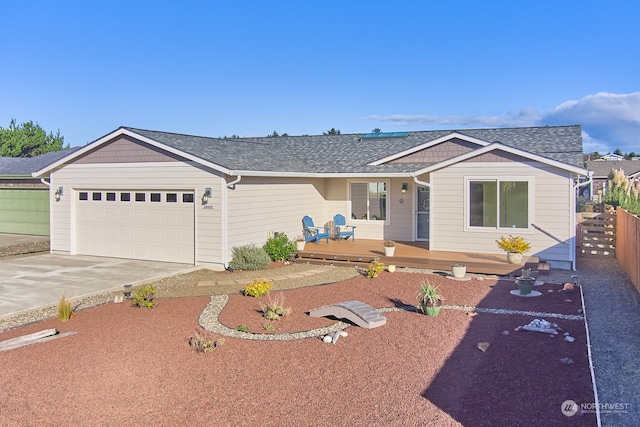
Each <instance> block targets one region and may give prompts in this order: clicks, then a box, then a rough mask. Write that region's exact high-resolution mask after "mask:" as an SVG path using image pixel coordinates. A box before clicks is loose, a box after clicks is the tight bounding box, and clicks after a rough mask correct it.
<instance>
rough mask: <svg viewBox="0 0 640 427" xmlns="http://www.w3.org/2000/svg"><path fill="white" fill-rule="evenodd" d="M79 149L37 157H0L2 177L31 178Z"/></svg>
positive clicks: (52, 152)
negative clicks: (33, 174) (36, 172)
mask: <svg viewBox="0 0 640 427" xmlns="http://www.w3.org/2000/svg"><path fill="white" fill-rule="evenodd" d="M79 148H80V147H73V148H67V149H64V150H59V151H51V152H49V153H45V154H41V155H39V156H36V157H0V176H1V175H25V176H31V174H32V173H33V172H35V171H38V170H40V169H43V168H46V167H47V166H49V165H50V164H52V163H55V162H57V161H58V160H60V159H62V158H64V157H67V156H68V155H69V154H71V153H73V152H75V151H77V150H78V149H79Z"/></svg>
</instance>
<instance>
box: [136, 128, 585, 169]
mask: <svg viewBox="0 0 640 427" xmlns="http://www.w3.org/2000/svg"><path fill="white" fill-rule="evenodd" d="M125 129H128V130H130V131H132V132H135V133H137V134H139V135H142V136H145V137H147V138H150V139H152V140H154V141H156V142H159V143H161V144H164V145H167V146H169V147H172V148H175V149H178V150H181V151H183V152H186V153H189V154H190V155H193V156H196V157H198V158H201V159H203V160H205V161H209V162H211V163H214V164H217V165H220V166H222V167H225V168H227V169H230V170H234V171H265V172H269V171H272V172H293V173H296V172H298V173H300V172H313V173H394V172H396V173H406V172H413V171H415V170H417V169H420V168H424V167H425V165H424V164H420V165H416V164H383V165H379V166H370V165H369V164H370V163H372V162H374V161H376V160H380V159H383V158H386V157H389V156H391V155H394V154H396V153H399V152H403V151H406V150H408V149H411V148H413V147H416V146H419V145H422V144H425V143H428V142H431V141H433V140H435V139H438V138H440V137H443V136H446V135H449V134H451V133H452V132H457V133H460V134H464V135H467V136H470V137H473V138H477V139H481V140H483V141H487V142H490V143H491V142H500V143H502V144H504V145H507V146H511V147H514V148H517V149H520V150H523V151H528V152H530V153H534V154H537V155H540V156H544V157H547V158H549V159H552V160H556V161H560V162H563V163H567V164H569V165H572V166H578V167H582V164H583V163H582V162H583V160H582V132H581V128H580V126H545V127H528V128H499V129H462V130H433V131H419V132H409V133H408V135H407V136H406V137H404V138H370V139H367V138H362V136H363V134H341V135H312V136H286V137H253V138H232V139H224V138H208V137H201V136H192V135H183V134H175V133H168V132H159V131H152V130H144V129H136V128H129V127H127V128H125Z"/></svg>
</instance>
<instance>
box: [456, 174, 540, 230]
mask: <svg viewBox="0 0 640 427" xmlns="http://www.w3.org/2000/svg"><path fill="white" fill-rule="evenodd" d="M467 182H468V187H467V189H468V193H467V194H468V198H467V214H468V225H469V227H484V228H511V229H513V228H518V229H527V228H529V224H530V218H529V196H530V188H531V186H530V183H529V181H525V180H509V179H484V178H482V179H469V180H468V181H467Z"/></svg>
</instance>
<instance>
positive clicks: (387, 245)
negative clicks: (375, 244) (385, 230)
mask: <svg viewBox="0 0 640 427" xmlns="http://www.w3.org/2000/svg"><path fill="white" fill-rule="evenodd" d="M383 246H384V256H393V253H394V252H395V251H396V243H395V242H394V241H393V240H385V241H384V244H383Z"/></svg>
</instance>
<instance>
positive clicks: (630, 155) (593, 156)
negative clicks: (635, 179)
mask: <svg viewBox="0 0 640 427" xmlns="http://www.w3.org/2000/svg"><path fill="white" fill-rule="evenodd" d="M613 154H617V155H618V156H623V157H624V158H625V159H626V160H631V159H633V158H634V157H640V153H636V152H634V151H632V152H630V153H628V154H623V153H622V150H620V149H619V148H616V149H615V151H614V152H613ZM602 156H603V155H602V154H600V153H599V152H597V151H593V152H591V153H586V154H585V155H584V159H585V160H598V159H601V158H602Z"/></svg>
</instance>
